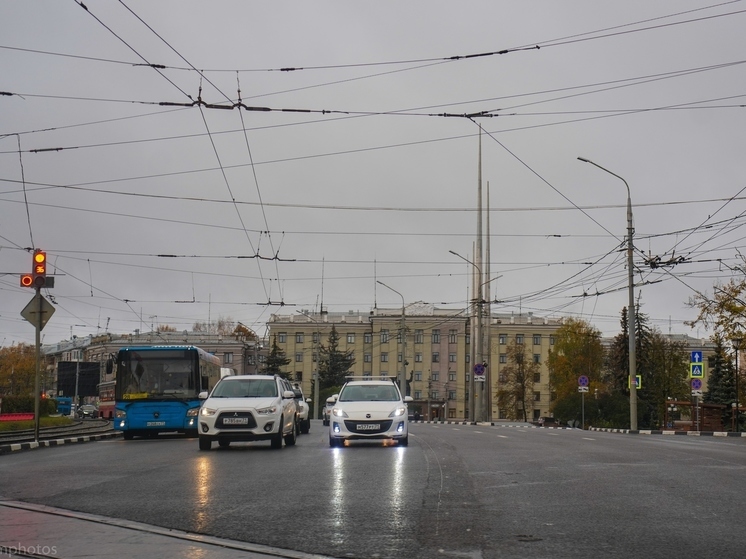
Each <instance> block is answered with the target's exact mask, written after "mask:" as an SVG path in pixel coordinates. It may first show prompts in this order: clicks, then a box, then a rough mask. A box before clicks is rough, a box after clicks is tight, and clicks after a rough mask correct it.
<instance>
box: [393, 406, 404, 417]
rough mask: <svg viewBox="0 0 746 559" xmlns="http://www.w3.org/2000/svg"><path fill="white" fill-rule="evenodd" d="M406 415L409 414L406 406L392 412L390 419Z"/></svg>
mask: <svg viewBox="0 0 746 559" xmlns="http://www.w3.org/2000/svg"><path fill="white" fill-rule="evenodd" d="M405 413H407V408H405V407H404V406H402V407H400V408H396V409H395V410H394V411H392V412H391V413H390V414H389V417H399V416H400V415H404V414H405Z"/></svg>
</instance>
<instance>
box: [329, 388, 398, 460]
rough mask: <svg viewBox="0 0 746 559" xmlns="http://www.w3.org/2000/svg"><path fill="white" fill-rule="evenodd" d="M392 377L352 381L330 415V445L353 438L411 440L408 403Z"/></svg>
mask: <svg viewBox="0 0 746 559" xmlns="http://www.w3.org/2000/svg"><path fill="white" fill-rule="evenodd" d="M411 401H412V398H411V397H410V396H407V397H405V398H402V395H401V392H399V387H398V386H397V385H396V384H395V383H394V382H392V381H391V380H349V381H348V382H347V383H346V384H345V385H344V386H343V387H342V390H341V391H340V392H339V397H338V398H337V401H336V402H335V403H334V406H333V407H332V409H331V413H330V417H329V446H332V447H334V446H342V445H343V444H344V441H349V440H375V439H381V440H393V441H396V442H397V443H398V444H399V445H400V446H407V444H408V443H409V432H408V430H407V424H408V414H407V402H411Z"/></svg>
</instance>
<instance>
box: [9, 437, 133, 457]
mask: <svg viewBox="0 0 746 559" xmlns="http://www.w3.org/2000/svg"><path fill="white" fill-rule="evenodd" d="M121 436H122V433H121V431H116V432H114V433H104V434H101V435H85V436H80V437H70V438H67V439H50V440H48V441H33V442H28V443H10V444H4V445H0V456H2V455H3V454H10V453H12V452H18V451H20V450H35V449H37V448H44V447H52V446H61V445H63V444H77V443H87V442H91V441H100V440H103V439H112V438H114V437H121Z"/></svg>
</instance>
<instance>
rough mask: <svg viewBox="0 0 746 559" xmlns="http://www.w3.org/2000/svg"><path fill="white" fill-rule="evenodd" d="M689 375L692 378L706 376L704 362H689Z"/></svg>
mask: <svg viewBox="0 0 746 559" xmlns="http://www.w3.org/2000/svg"><path fill="white" fill-rule="evenodd" d="M689 377H690V378H704V377H705V370H704V367H703V366H702V363H690V364H689Z"/></svg>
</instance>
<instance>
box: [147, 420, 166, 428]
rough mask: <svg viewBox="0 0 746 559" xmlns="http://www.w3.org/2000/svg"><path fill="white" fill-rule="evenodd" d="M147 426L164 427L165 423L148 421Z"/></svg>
mask: <svg viewBox="0 0 746 559" xmlns="http://www.w3.org/2000/svg"><path fill="white" fill-rule="evenodd" d="M147 426H148V427H165V426H166V422H165V421H148V423H147Z"/></svg>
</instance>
